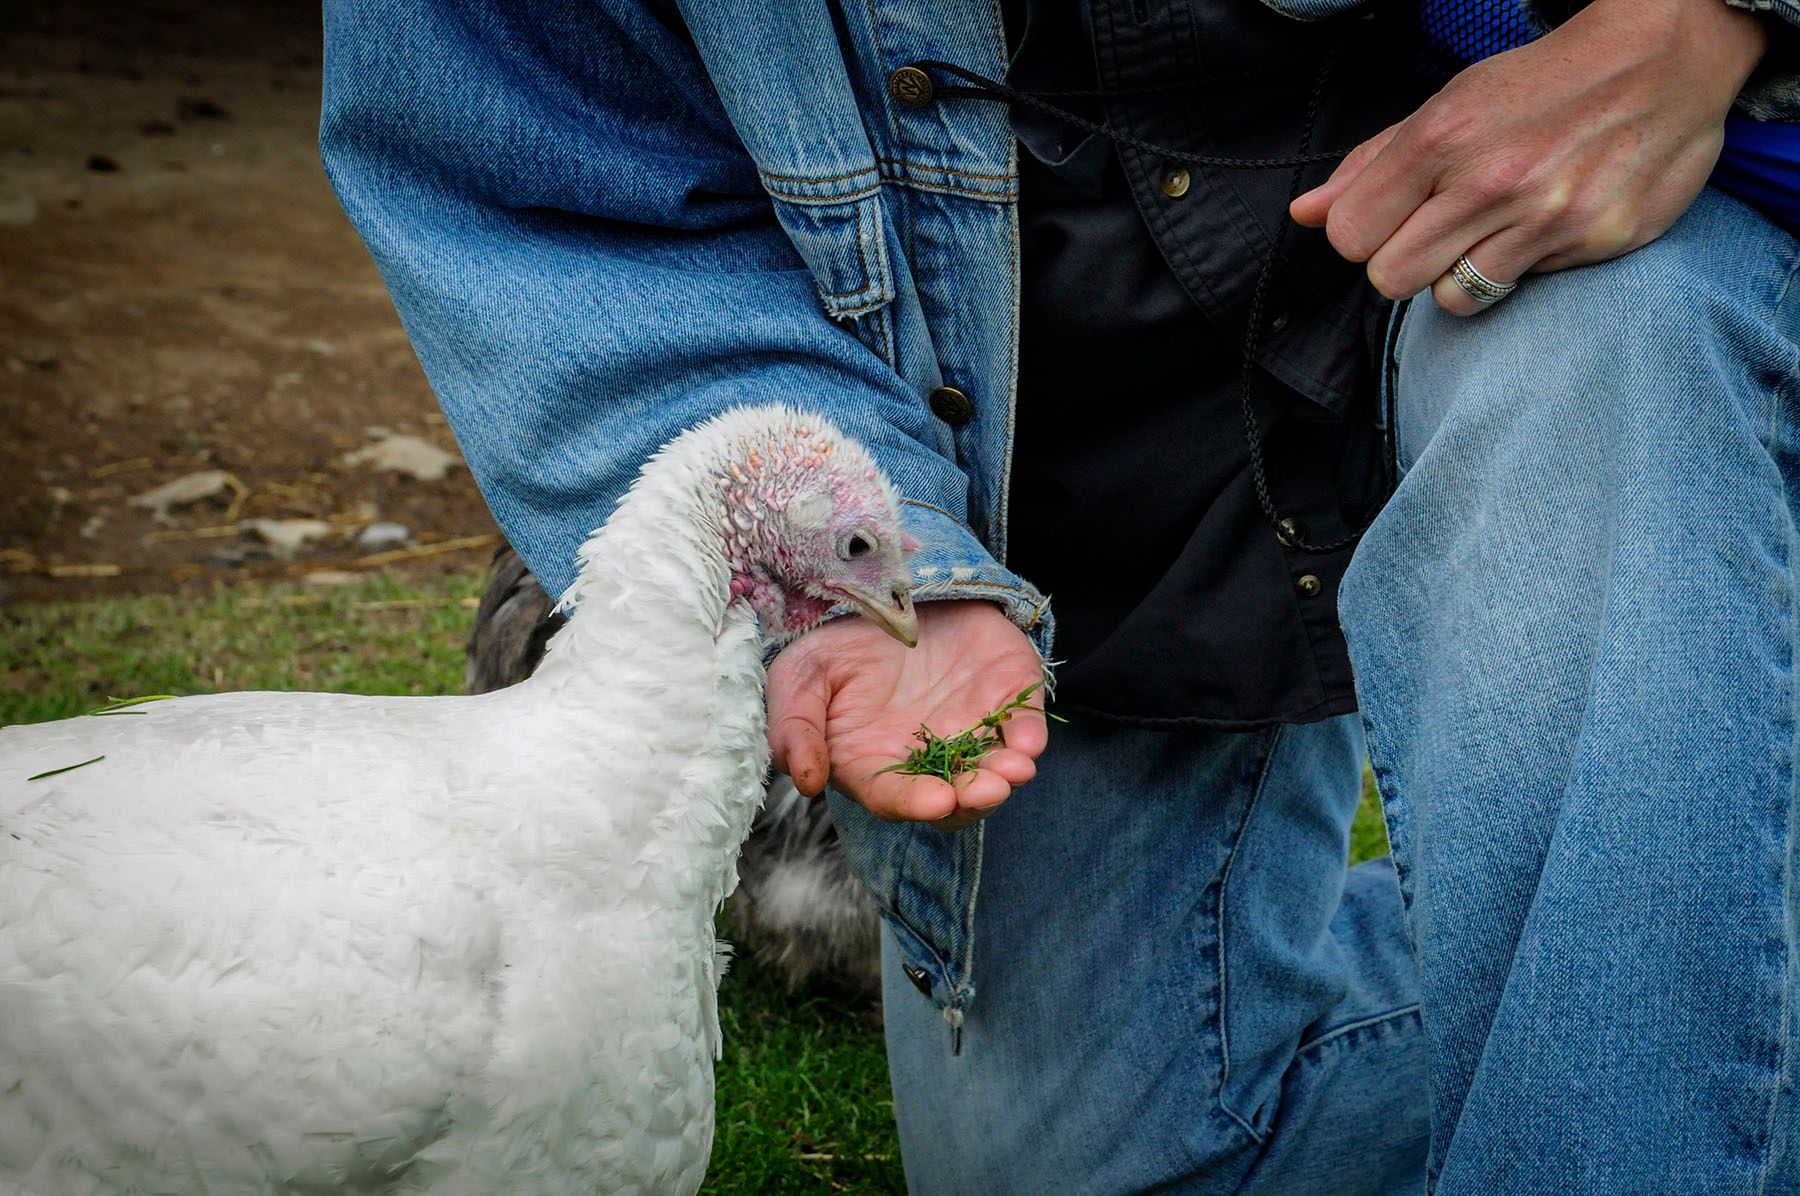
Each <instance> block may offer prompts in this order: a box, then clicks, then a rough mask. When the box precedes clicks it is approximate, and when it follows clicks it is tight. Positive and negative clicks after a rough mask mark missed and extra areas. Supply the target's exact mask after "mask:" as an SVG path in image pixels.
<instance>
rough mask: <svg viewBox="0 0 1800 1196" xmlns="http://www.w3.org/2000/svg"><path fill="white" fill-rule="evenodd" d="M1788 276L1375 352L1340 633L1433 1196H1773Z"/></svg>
mask: <svg viewBox="0 0 1800 1196" xmlns="http://www.w3.org/2000/svg"><path fill="white" fill-rule="evenodd" d="M1797 248H1800V246H1797V245H1796V242H1795V241H1794V240H1793V239H1792V238H1791V237H1790V236H1788V235H1787V234H1786V233H1784V232H1781V231H1779V230H1778V229H1776V228H1775V227H1774V226H1773V225H1772V224H1770V223H1769V222H1767V221H1766V220H1764V219H1763V218H1762V217H1760V216H1758V215H1757V214H1755V213H1754V212H1752V211H1751V210H1750V209H1748V208H1745V207H1743V206H1742V205H1740V204H1738V203H1737V202H1736V201H1735V200H1731V199H1728V198H1726V197H1724V196H1723V195H1721V194H1719V193H1717V192H1714V191H1710V190H1709V191H1707V192H1705V193H1704V194H1703V195H1702V196H1701V198H1700V200H1699V201H1698V202H1697V203H1696V204H1695V206H1694V207H1693V209H1692V210H1691V211H1690V212H1689V213H1688V214H1687V215H1686V216H1685V217H1684V218H1683V219H1682V220H1681V221H1680V222H1679V223H1678V224H1677V225H1676V226H1675V228H1674V229H1673V230H1672V231H1671V232H1669V233H1668V234H1667V235H1666V236H1664V237H1663V238H1662V239H1661V240H1658V241H1656V242H1654V243H1653V244H1651V245H1650V246H1648V247H1646V248H1644V249H1641V250H1639V251H1637V252H1635V253H1632V254H1629V255H1627V256H1625V257H1623V258H1619V259H1617V260H1614V261H1611V262H1608V263H1605V264H1602V265H1598V266H1592V267H1587V268H1583V269H1576V270H1570V271H1567V272H1564V273H1558V274H1552V275H1544V276H1537V277H1530V278H1527V279H1525V280H1524V281H1523V282H1522V283H1521V285H1520V287H1519V290H1518V293H1517V294H1516V295H1514V296H1513V297H1512V298H1510V299H1507V300H1506V301H1505V302H1503V303H1501V304H1499V305H1498V306H1497V307H1495V308H1494V309H1492V310H1491V311H1488V312H1485V313H1482V314H1481V315H1479V316H1477V317H1475V318H1473V319H1469V320H1457V319H1453V318H1450V317H1447V316H1445V315H1443V314H1442V313H1441V312H1439V311H1437V310H1436V309H1435V308H1434V307H1432V306H1431V305H1430V303H1429V301H1428V300H1421V301H1418V302H1415V303H1414V304H1413V305H1412V307H1411V309H1410V311H1409V312H1408V313H1407V314H1406V316H1405V318H1404V323H1403V325H1402V327H1401V330H1400V333H1399V335H1398V338H1397V344H1398V357H1397V362H1396V368H1395V371H1394V374H1393V379H1394V383H1395V391H1394V396H1395V400H1396V403H1395V417H1394V422H1395V429H1394V430H1395V436H1396V447H1397V454H1398V459H1399V465H1400V467H1401V469H1402V470H1403V471H1404V479H1403V481H1402V483H1401V485H1400V487H1399V490H1398V492H1397V494H1396V495H1395V497H1394V498H1393V500H1392V502H1391V503H1390V505H1389V506H1388V507H1387V508H1386V509H1385V511H1384V512H1383V514H1382V515H1381V517H1380V519H1379V520H1378V521H1377V522H1376V524H1375V525H1374V527H1373V528H1372V529H1371V530H1370V531H1369V533H1368V535H1367V536H1366V538H1365V539H1364V541H1363V543H1362V545H1361V546H1360V547H1359V549H1358V550H1357V555H1356V558H1355V562H1354V564H1353V566H1352V568H1351V571H1350V574H1349V576H1348V577H1347V578H1346V580H1345V582H1344V586H1343V590H1342V594H1341V600H1340V606H1341V613H1342V617H1343V621H1344V625H1345V629H1346V631H1347V632H1348V634H1349V639H1350V647H1351V655H1352V660H1353V662H1354V664H1355V668H1356V673H1357V678H1358V691H1359V697H1360V700H1361V702H1362V706H1363V710H1364V714H1365V717H1366V719H1367V725H1368V728H1369V750H1370V755H1371V759H1372V761H1373V763H1374V766H1375V770H1376V776H1377V779H1378V781H1379V784H1380V787H1381V790H1382V796H1383V799H1384V804H1385V809H1386V816H1387V822H1388V831H1389V835H1390V838H1391V840H1392V844H1393V849H1394V858H1395V861H1396V863H1397V865H1398V867H1399V875H1400V882H1401V890H1402V893H1403V895H1404V897H1405V900H1406V904H1407V914H1408V918H1409V924H1410V927H1411V930H1412V933H1413V935H1414V937H1415V940H1416V946H1417V952H1418V958H1419V964H1420V977H1421V981H1420V982H1421V1005H1422V1012H1423V1017H1424V1030H1425V1034H1426V1037H1427V1038H1428V1039H1429V1042H1430V1056H1431V1090H1432V1101H1431V1128H1432V1145H1431V1160H1430V1175H1431V1177H1432V1181H1433V1182H1434V1184H1435V1189H1436V1191H1438V1192H1439V1193H1442V1194H1444V1196H1476V1194H1481V1196H1486V1194H1489V1193H1497V1192H1523V1193H1549V1192H1557V1193H1565V1192H1609V1193H1610V1192H1620V1193H1623V1192H1630V1193H1651V1192H1668V1193H1683V1194H1686V1196H1693V1194H1695V1193H1714V1192H1718V1193H1725V1192H1730V1193H1775V1192H1797V1191H1800V1155H1797V1151H1796V1146H1797V1145H1800V1142H1797V1139H1800V1105H1797V1104H1796V1092H1795V1083H1796V1050H1797V1048H1800V1033H1797V1031H1800V1024H1797V1023H1796V1012H1797V1008H1800V1006H1797V1004H1796V999H1795V998H1796V984H1795V982H1796V962H1797V961H1800V903H1797V901H1796V896H1797V892H1796V885H1795V868H1794V865H1795V858H1794V849H1795V843H1796V834H1795V818H1796V811H1797V809H1800V806H1797V804H1796V801H1795V790H1794V784H1795V769H1794V764H1795V746H1796V745H1795V684H1794V682H1795V677H1794V650H1795V638H1796V624H1795V618H1796V614H1795V597H1796V574H1795V569H1796V556H1795V550H1796V541H1795V530H1796V529H1795V517H1794V513H1795V509H1796V499H1797V497H1800V491H1797V489H1796V487H1797V486H1800V468H1797V467H1800V458H1797V457H1796V452H1797V451H1800V426H1797V425H1796V417H1797V416H1800V407H1797V403H1800V393H1797V391H1796V382H1797V380H1800V369H1797V364H1796V363H1797V360H1800V357H1797V353H1800V350H1797V348H1796V336H1797V335H1800V295H1796V293H1795V291H1794V288H1793V287H1792V286H1791V283H1792V280H1793V278H1794V273H1795V268H1796V261H1797V255H1796V250H1797Z"/></svg>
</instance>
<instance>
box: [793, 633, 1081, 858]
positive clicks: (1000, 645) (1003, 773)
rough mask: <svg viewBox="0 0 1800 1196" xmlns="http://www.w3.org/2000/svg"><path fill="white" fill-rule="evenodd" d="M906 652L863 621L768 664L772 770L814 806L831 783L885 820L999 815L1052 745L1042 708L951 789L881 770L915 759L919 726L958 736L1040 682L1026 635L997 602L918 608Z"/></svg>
mask: <svg viewBox="0 0 1800 1196" xmlns="http://www.w3.org/2000/svg"><path fill="white" fill-rule="evenodd" d="M917 609H918V612H919V645H918V647H916V648H911V649H908V648H906V647H905V646H904V645H901V644H899V643H896V642H895V641H894V640H893V639H892V638H891V637H889V636H888V634H887V633H886V632H884V631H882V630H881V629H880V628H879V627H876V626H875V625H873V624H872V623H870V622H868V621H867V620H865V619H856V618H845V619H836V620H833V621H832V622H830V623H827V624H825V626H823V627H819V628H815V629H814V630H812V631H809V632H807V633H805V634H804V635H802V636H800V637H799V638H798V639H796V640H794V642H793V643H791V644H789V645H788V646H787V647H786V648H784V649H782V651H781V655H779V656H777V657H776V658H775V661H774V663H773V664H771V665H770V666H769V691H768V692H769V746H770V748H771V749H772V750H773V752H774V763H775V767H776V768H778V769H780V770H781V771H783V772H785V773H787V774H788V775H789V776H791V777H793V778H794V786H795V787H796V788H797V789H799V790H800V792H802V793H804V794H807V795H808V796H812V795H814V794H816V793H818V792H819V791H820V790H822V789H823V788H824V787H825V781H826V778H827V776H829V777H830V780H831V782H832V783H833V784H834V785H836V786H837V788H838V789H839V791H841V792H843V793H845V794H847V795H849V796H850V797H852V798H855V799H856V800H857V801H859V802H861V803H862V804H863V805H865V806H867V807H868V808H869V810H870V811H871V812H873V813H874V814H876V815H877V816H879V817H882V818H886V819H889V820H893V821H901V820H913V821H919V822H932V823H936V824H937V825H938V826H940V827H943V828H944V829H946V830H959V829H961V828H962V827H965V826H969V825H971V824H973V823H975V822H978V821H980V820H981V819H982V818H984V817H986V816H987V815H988V814H991V813H993V811H994V810H995V809H997V808H998V807H999V805H1000V803H1001V802H1004V801H1005V800H1006V799H1007V797H1008V796H1010V795H1011V793H1012V791H1013V789H1014V787H1016V786H1019V785H1023V784H1024V783H1025V782H1026V781H1029V780H1030V779H1031V778H1032V777H1033V776H1035V775H1036V774H1037V765H1036V764H1035V763H1034V761H1035V760H1036V758H1037V756H1038V755H1039V753H1041V752H1042V751H1043V750H1044V745H1045V743H1046V742H1047V740H1048V735H1049V733H1048V728H1047V726H1046V724H1045V721H1044V715H1043V713H1042V712H1041V708H1037V707H1034V708H1030V709H1023V710H1020V711H1019V712H1018V713H1016V714H1015V715H1014V716H1013V717H1012V718H1011V719H1009V720H1008V721H1007V722H1006V723H1005V724H1004V725H1003V726H1002V727H1001V731H1000V734H1001V738H1002V741H1003V746H1001V747H998V748H995V749H994V750H993V751H992V752H989V753H988V754H987V755H986V756H985V757H983V758H982V761H981V764H980V766H979V767H978V768H976V769H975V770H973V771H970V772H966V773H963V774H962V775H961V776H960V777H959V778H958V779H957V783H956V784H955V785H954V786H952V785H947V784H945V783H944V782H943V781H941V780H939V779H937V778H936V777H924V776H911V775H907V774H903V773H896V772H886V773H884V772H882V771H880V770H881V769H883V768H886V767H887V766H888V765H890V764H897V763H899V762H900V761H902V760H904V759H906V755H907V753H908V752H909V751H911V750H912V749H913V747H915V746H916V745H917V741H916V740H915V739H914V738H913V733H914V732H915V731H917V730H918V729H919V725H920V724H921V723H923V724H924V725H926V726H928V727H930V728H931V729H932V730H933V731H934V732H936V733H937V734H939V735H954V734H956V733H957V732H959V731H963V730H966V729H967V728H969V727H972V726H974V725H975V724H976V723H978V722H980V721H981V719H982V717H983V716H985V715H987V714H988V713H990V712H991V711H993V710H994V709H995V708H996V707H999V706H1001V705H1004V704H1005V703H1006V702H1007V701H1008V700H1010V699H1011V698H1013V697H1014V696H1016V695H1017V694H1018V693H1019V691H1020V690H1022V689H1024V688H1025V687H1026V686H1028V685H1031V684H1032V683H1034V682H1037V681H1042V680H1043V676H1044V674H1043V666H1042V664H1041V663H1040V662H1039V660H1038V654H1037V651H1036V650H1035V649H1034V648H1033V647H1032V646H1031V641H1030V640H1028V639H1026V638H1025V634H1024V632H1022V631H1020V630H1019V629H1018V628H1017V627H1015V626H1013V624H1012V622H1011V621H1010V620H1009V619H1007V617H1006V616H1005V615H1003V614H1001V613H1000V609H999V608H998V607H996V606H994V605H993V604H992V603H989V602H980V601H945V602H926V603H920V604H919V606H918V608H917Z"/></svg>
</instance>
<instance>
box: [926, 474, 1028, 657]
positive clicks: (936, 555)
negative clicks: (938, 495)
mask: <svg viewBox="0 0 1800 1196" xmlns="http://www.w3.org/2000/svg"><path fill="white" fill-rule="evenodd" d="M901 506H902V508H903V516H904V519H905V522H906V530H907V532H908V533H909V534H911V535H912V536H913V538H914V539H916V540H918V541H919V549H918V551H917V552H915V553H914V554H913V558H912V570H913V601H915V602H936V601H939V600H942V599H949V598H981V599H985V600H987V601H989V602H992V603H993V604H994V605H996V606H998V607H999V608H1000V609H1001V610H1002V611H1004V612H1006V617H1007V618H1009V619H1011V620H1012V621H1013V622H1014V623H1015V624H1016V625H1017V626H1018V628H1019V630H1021V631H1023V632H1024V633H1025V634H1026V635H1028V636H1030V637H1031V642H1032V644H1033V645H1034V646H1035V647H1036V648H1037V650H1038V655H1039V656H1042V657H1043V658H1044V659H1046V660H1048V659H1049V657H1050V648H1051V642H1052V639H1053V636H1054V632H1055V623H1054V621H1053V619H1052V618H1051V615H1050V600H1049V599H1048V598H1046V597H1045V596H1044V595H1043V594H1042V593H1040V592H1039V591H1038V589H1037V587H1035V586H1033V585H1032V584H1031V583H1030V582H1028V581H1026V580H1025V579H1024V578H1022V577H1020V576H1019V575H1018V574H1016V573H1013V572H1012V571H1011V570H1009V569H1007V568H1006V566H1004V565H1002V564H1000V563H999V562H998V561H996V560H995V559H994V557H993V554H992V553H990V552H989V551H988V550H987V549H986V548H985V547H984V546H983V545H982V543H981V541H980V540H979V539H977V538H976V536H975V533H974V532H973V531H971V530H970V529H969V528H968V527H967V526H966V525H965V524H964V523H963V522H962V521H961V520H959V519H957V518H956V517H955V516H953V515H951V514H950V512H948V511H946V510H944V509H942V508H941V507H935V506H932V505H931V504H930V503H926V502H920V501H918V500H916V499H910V498H908V499H902V500H901Z"/></svg>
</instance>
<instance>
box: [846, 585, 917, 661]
mask: <svg viewBox="0 0 1800 1196" xmlns="http://www.w3.org/2000/svg"><path fill="white" fill-rule="evenodd" d="M843 595H844V597H846V598H848V599H849V600H850V602H851V605H853V606H855V607H856V609H857V610H859V611H861V612H862V613H863V614H865V615H867V616H868V617H869V618H871V619H873V620H875V623H876V625H877V626H879V627H880V628H881V629H882V630H883V631H885V632H887V633H888V634H889V635H891V636H893V637H894V638H895V639H897V640H899V641H900V642H901V643H903V644H905V645H906V646H907V647H909V648H914V647H917V646H918V643H919V613H918V612H917V611H915V610H914V609H913V601H912V592H911V591H910V590H908V589H906V588H905V587H903V586H896V587H894V592H893V593H891V594H889V595H888V597H887V600H886V601H883V600H882V599H880V598H877V597H876V596H875V595H873V594H871V593H869V592H868V591H866V590H859V589H854V588H852V587H850V586H845V587H843Z"/></svg>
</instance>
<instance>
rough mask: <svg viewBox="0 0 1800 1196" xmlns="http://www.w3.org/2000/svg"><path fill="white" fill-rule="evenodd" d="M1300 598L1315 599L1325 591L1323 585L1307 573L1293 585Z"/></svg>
mask: <svg viewBox="0 0 1800 1196" xmlns="http://www.w3.org/2000/svg"><path fill="white" fill-rule="evenodd" d="M1294 584H1295V586H1296V587H1297V588H1298V589H1299V591H1300V596H1301V597H1302V598H1317V597H1318V596H1319V595H1320V594H1322V593H1324V591H1325V583H1324V582H1322V581H1320V580H1319V579H1318V578H1316V577H1314V576H1313V575H1312V574H1310V573H1308V574H1306V575H1305V576H1303V577H1302V578H1301V579H1300V580H1299V581H1297V582H1295V583H1294Z"/></svg>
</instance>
